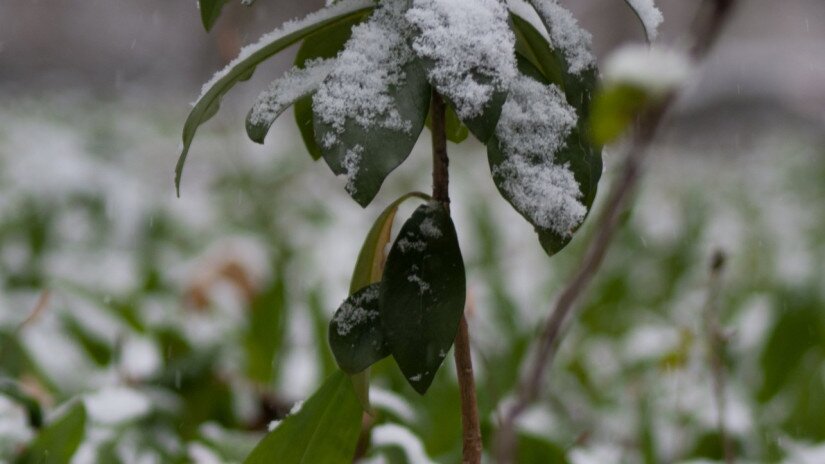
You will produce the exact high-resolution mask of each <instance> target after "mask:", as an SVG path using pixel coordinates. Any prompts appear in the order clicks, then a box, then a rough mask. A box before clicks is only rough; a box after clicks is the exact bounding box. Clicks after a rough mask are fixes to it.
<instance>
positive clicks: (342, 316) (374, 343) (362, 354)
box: [329, 283, 390, 374]
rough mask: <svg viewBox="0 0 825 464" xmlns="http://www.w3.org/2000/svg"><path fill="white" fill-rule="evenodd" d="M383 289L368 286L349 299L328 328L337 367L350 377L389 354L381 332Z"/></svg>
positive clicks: (339, 309) (376, 284) (376, 285)
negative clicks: (379, 296)
mask: <svg viewBox="0 0 825 464" xmlns="http://www.w3.org/2000/svg"><path fill="white" fill-rule="evenodd" d="M380 285H381V284H380V283H375V284H372V285H368V286H366V287H364V288H362V289H360V290H358V291H357V292H355V293H353V294H352V295H350V296H349V298H347V299H346V300H345V301H344V302H343V303H342V304H341V306H340V307H339V308H338V310H337V311H335V316H333V318H332V321H331V322H330V324H329V346H330V348H332V353H333V354H334V355H335V361H336V362H337V363H338V366H339V367H340V368H341V369H342V370H343V371H344V372H347V373H349V374H357V373H359V372H361V371H363V370H364V369H366V368H368V367H370V366H371V365H373V364H375V363H376V362H378V361H380V360H381V359H384V358H385V357H387V356H389V354H390V351H389V347H388V346H387V344H386V341H385V339H384V331H383V330H382V328H381V312H380V307H379V305H378V290H379V287H380Z"/></svg>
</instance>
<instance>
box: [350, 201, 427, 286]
mask: <svg viewBox="0 0 825 464" xmlns="http://www.w3.org/2000/svg"><path fill="white" fill-rule="evenodd" d="M410 198H419V199H421V200H424V201H429V200H430V196H429V195H427V194H424V193H421V192H410V193H407V194H405V195H402V196H401V197H399V198H398V199H397V200H395V201H394V202H392V203H390V205H389V206H387V208H386V209H384V211H383V212H382V213H381V214H380V215H379V216H378V218H376V219H375V222H374V223H373V224H372V227H371V228H370V231H369V232H368V233H367V237H366V238H365V239H364V244H363V245H361V251H360V252H359V253H358V260H357V261H356V262H355V269H353V271H352V279H351V280H350V287H349V291H350V294H353V293H355V292H356V291H358V290H360V289H362V288H364V287H366V286H367V285H370V284H372V283H375V282H379V281H380V280H381V276H382V275H383V273H384V248H385V247H386V246H387V244H388V243H389V242H390V233H391V232H392V223H393V220H394V219H395V214H396V213H397V212H398V207H399V206H400V205H401V203H403V202H404V201H406V200H408V199H410Z"/></svg>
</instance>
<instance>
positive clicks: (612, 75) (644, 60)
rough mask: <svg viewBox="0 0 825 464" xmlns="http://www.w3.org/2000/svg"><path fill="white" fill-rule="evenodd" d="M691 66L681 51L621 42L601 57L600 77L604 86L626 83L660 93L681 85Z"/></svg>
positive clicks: (686, 56)
mask: <svg viewBox="0 0 825 464" xmlns="http://www.w3.org/2000/svg"><path fill="white" fill-rule="evenodd" d="M691 67H692V63H691V61H690V57H689V56H688V55H687V53H685V52H684V51H681V50H678V49H673V48H666V47H662V46H657V45H653V46H647V45H642V44H634V45H625V46H623V47H621V48H619V49H618V50H616V51H615V52H613V53H612V54H611V55H610V56H609V57H608V58H607V60H605V64H604V68H603V79H604V82H605V85H610V84H629V85H633V86H635V87H639V88H641V89H643V90H645V91H647V92H650V93H651V94H654V95H661V94H664V93H667V92H669V91H672V90H674V89H676V88H678V87H680V86H681V85H683V84H684V83H685V82H686V81H687V79H688V78H689V77H690V74H691Z"/></svg>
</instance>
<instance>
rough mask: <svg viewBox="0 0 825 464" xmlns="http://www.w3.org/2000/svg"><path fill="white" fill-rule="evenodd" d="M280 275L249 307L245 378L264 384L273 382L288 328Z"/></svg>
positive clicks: (282, 282) (283, 289)
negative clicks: (277, 360) (279, 353)
mask: <svg viewBox="0 0 825 464" xmlns="http://www.w3.org/2000/svg"><path fill="white" fill-rule="evenodd" d="M281 272H282V271H279V272H278V275H277V276H276V277H275V278H274V279H273V280H272V282H270V283H269V285H268V287H267V288H265V289H264V290H263V291H262V292H261V293H259V294H258V295H256V296H255V298H254V299H253V301H252V304H251V305H250V307H249V325H248V328H247V332H246V336H245V343H244V346H245V348H246V359H247V366H246V370H247V375H248V376H249V378H250V379H251V380H254V381H256V382H261V383H264V384H268V383H271V382H272V381H273V380H274V377H275V374H276V370H275V368H274V366H275V364H276V363H275V359H276V356H277V354H278V352H279V349H280V347H281V344H282V343H283V339H284V332H285V328H286V324H287V317H286V294H285V293H286V291H285V284H284V280H283V276H282V274H281Z"/></svg>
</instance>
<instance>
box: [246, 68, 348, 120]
mask: <svg viewBox="0 0 825 464" xmlns="http://www.w3.org/2000/svg"><path fill="white" fill-rule="evenodd" d="M334 64H335V60H333V59H329V60H325V59H315V60H309V61H307V62H306V63H305V65H304V67H303V68H298V67H295V68H292V69H291V70H290V71H288V72H287V73H286V74H284V75H283V76H282V77H280V78H278V79H275V80H274V81H272V83H271V84H269V88H268V89H267V90H265V91H263V92H261V94H260V95H259V96H258V99H257V100H256V101H255V105H254V106H253V107H252V111H251V112H250V114H249V121H250V122H251V123H252V124H255V125H260V124H266V125H267V126H271V125H272V123H273V122H274V121H275V119H276V118H277V117H278V116H279V115H280V114H281V113H282V112H283V111H284V110H285V109H287V108H288V107H289V106H290V105H292V104H293V103H295V102H296V101H297V100H298V99H300V98H302V97H304V96H306V95H309V94H310V93H312V92H314V91H315V90H317V89H318V87H319V86H320V85H321V82H323V81H324V79H325V78H326V77H327V76H328V75H329V73H330V72H331V71H332V68H333V66H334Z"/></svg>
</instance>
